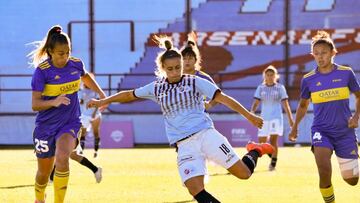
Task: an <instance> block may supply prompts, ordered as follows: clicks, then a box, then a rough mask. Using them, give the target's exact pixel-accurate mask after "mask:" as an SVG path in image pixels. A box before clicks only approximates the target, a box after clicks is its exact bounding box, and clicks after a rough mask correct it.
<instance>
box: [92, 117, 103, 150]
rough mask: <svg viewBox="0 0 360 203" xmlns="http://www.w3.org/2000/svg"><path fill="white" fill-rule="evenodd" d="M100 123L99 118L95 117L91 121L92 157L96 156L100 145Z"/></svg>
mask: <svg viewBox="0 0 360 203" xmlns="http://www.w3.org/2000/svg"><path fill="white" fill-rule="evenodd" d="M100 123H101V118H100V116H99V117H96V118H95V119H94V120H93V121H92V122H91V124H92V129H93V134H94V150H95V152H94V157H97V155H98V150H99V146H100Z"/></svg>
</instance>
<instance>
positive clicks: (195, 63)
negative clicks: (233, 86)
mask: <svg viewBox="0 0 360 203" xmlns="http://www.w3.org/2000/svg"><path fill="white" fill-rule="evenodd" d="M196 39H197V36H196V33H195V32H194V31H193V32H191V33H189V34H188V40H187V43H186V44H185V46H184V47H183V48H181V50H180V51H181V55H182V57H183V67H184V70H183V74H190V75H196V76H198V77H200V78H204V79H206V80H208V81H209V82H211V83H213V84H215V82H214V80H213V79H212V78H211V77H210V75H208V74H207V73H205V72H204V71H201V65H200V63H201V55H200V51H199V48H198V47H197V45H196ZM215 105H216V102H215V101H214V100H211V101H206V102H205V109H206V110H208V109H210V108H212V107H213V106H215Z"/></svg>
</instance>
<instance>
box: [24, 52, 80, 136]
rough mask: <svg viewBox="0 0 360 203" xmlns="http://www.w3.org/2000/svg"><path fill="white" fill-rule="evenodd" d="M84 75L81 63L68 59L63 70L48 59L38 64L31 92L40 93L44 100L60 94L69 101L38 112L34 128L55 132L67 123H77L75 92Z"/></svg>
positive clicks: (78, 109) (77, 60)
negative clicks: (64, 95) (39, 127)
mask: <svg viewBox="0 0 360 203" xmlns="http://www.w3.org/2000/svg"><path fill="white" fill-rule="evenodd" d="M85 73H86V71H85V69H84V64H83V62H82V61H81V60H80V59H78V58H75V57H70V59H69V61H68V62H67V64H66V65H65V66H64V67H63V68H57V67H55V66H53V65H52V62H51V60H50V59H47V60H45V61H43V62H42V63H40V64H39V66H38V67H37V68H36V69H35V72H34V74H33V77H32V81H31V87H32V91H36V92H41V94H42V98H43V99H44V100H51V99H54V98H56V97H57V96H59V95H61V94H66V96H67V97H68V98H69V99H70V104H69V105H67V106H66V105H60V106H59V107H53V108H50V109H47V110H44V111H40V112H38V114H37V117H36V126H37V127H38V126H41V127H44V128H47V129H48V130H56V129H58V127H61V126H62V125H64V124H66V123H67V122H69V121H74V120H75V121H79V122H80V120H79V117H80V106H79V99H78V94H77V92H78V91H79V88H80V79H81V76H83V75H84V74H85Z"/></svg>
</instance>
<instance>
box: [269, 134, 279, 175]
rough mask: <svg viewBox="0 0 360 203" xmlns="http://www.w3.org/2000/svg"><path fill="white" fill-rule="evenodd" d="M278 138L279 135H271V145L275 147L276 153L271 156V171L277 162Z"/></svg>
mask: <svg viewBox="0 0 360 203" xmlns="http://www.w3.org/2000/svg"><path fill="white" fill-rule="evenodd" d="M278 137H279V135H270V144H271V146H273V147H274V153H272V155H271V163H270V165H269V170H274V169H275V167H276V162H277V155H278V148H279V147H278Z"/></svg>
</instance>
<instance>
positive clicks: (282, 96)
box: [280, 84, 289, 100]
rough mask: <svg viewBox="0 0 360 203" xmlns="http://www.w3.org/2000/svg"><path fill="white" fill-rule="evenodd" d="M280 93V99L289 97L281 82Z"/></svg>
mask: <svg viewBox="0 0 360 203" xmlns="http://www.w3.org/2000/svg"><path fill="white" fill-rule="evenodd" d="M280 95H281V100H284V99H288V98H289V96H288V95H287V93H286V89H285V87H284V85H282V84H280Z"/></svg>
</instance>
